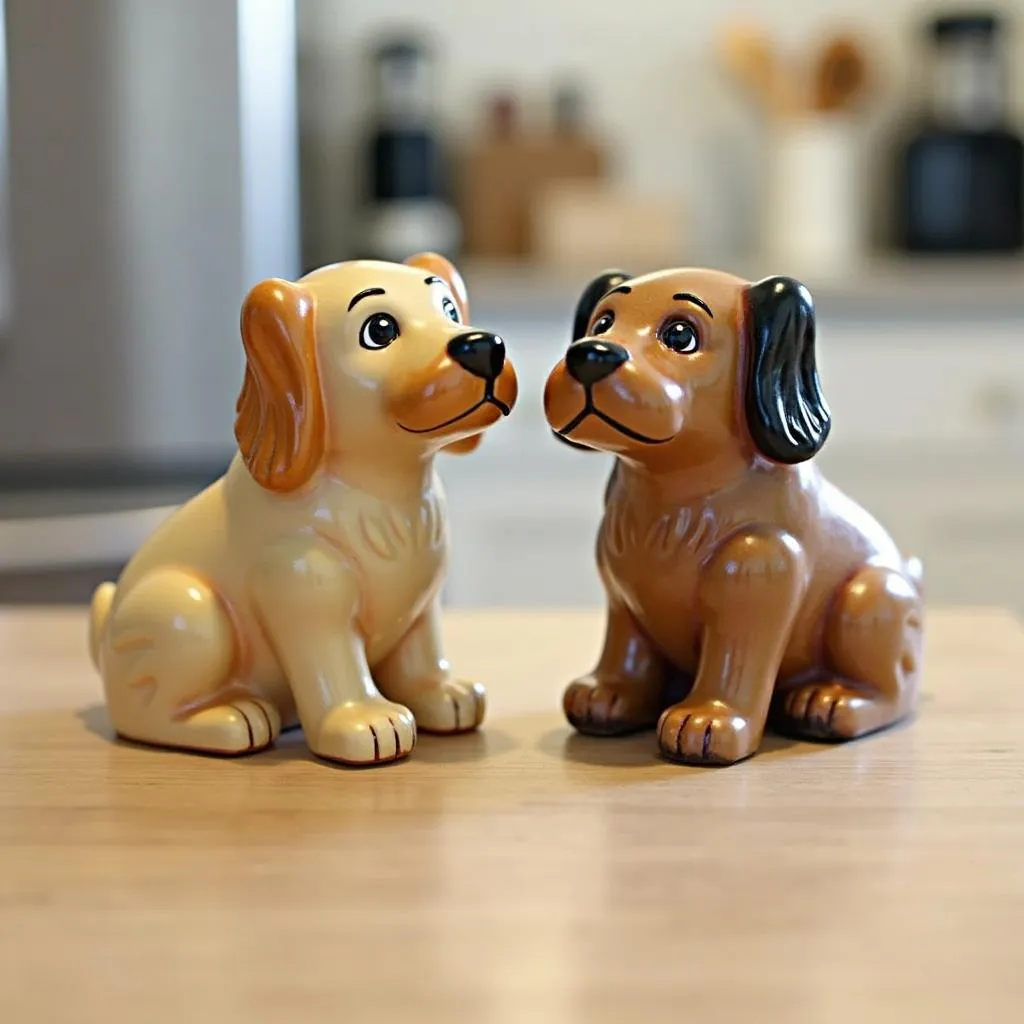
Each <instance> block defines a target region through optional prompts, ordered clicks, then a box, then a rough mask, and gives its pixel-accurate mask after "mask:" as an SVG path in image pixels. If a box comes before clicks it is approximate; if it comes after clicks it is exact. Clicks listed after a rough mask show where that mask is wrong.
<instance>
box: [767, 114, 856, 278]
mask: <svg viewBox="0 0 1024 1024" xmlns="http://www.w3.org/2000/svg"><path fill="white" fill-rule="evenodd" d="M857 143H858V139H857V135H856V133H855V131H854V129H853V125H852V124H851V122H850V121H849V120H848V119H846V118H843V117H839V116H829V115H824V114H819V115H812V116H807V117H801V118H793V119H784V120H780V121H779V122H777V123H775V124H774V125H772V134H771V136H770V140H769V154H768V159H767V175H766V181H765V191H766V194H765V196H764V202H763V205H762V209H763V211H764V212H763V220H762V251H763V254H764V256H765V257H766V259H767V260H768V261H769V262H770V263H772V264H773V266H774V269H775V270H778V271H779V272H780V273H782V272H785V273H787V274H806V275H808V276H811V277H815V276H817V277H820V276H822V275H830V276H831V275H836V274H844V273H847V272H849V271H851V270H854V269H855V268H856V266H857V265H858V264H859V263H860V262H861V260H862V259H863V256H864V249H865V245H864V236H865V219H864V202H863V177H862V175H861V173H860V166H859V150H858V145H857Z"/></svg>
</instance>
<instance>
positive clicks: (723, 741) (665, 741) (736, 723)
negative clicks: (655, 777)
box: [658, 701, 759, 764]
mask: <svg viewBox="0 0 1024 1024" xmlns="http://www.w3.org/2000/svg"><path fill="white" fill-rule="evenodd" d="M758 740H759V737H758V736H756V735H755V733H754V730H753V728H752V727H751V723H750V720H749V719H747V718H745V717H744V716H743V715H741V714H739V713H738V712H737V711H735V710H734V709H732V708H730V707H729V706H728V705H727V704H723V703H722V702H720V701H709V702H707V703H705V704H698V705H695V706H692V707H691V706H687V705H686V704H677V705H676V706H675V707H672V708H669V709H668V710H667V711H666V712H665V713H664V714H663V715H662V716H661V721H660V722H659V723H658V746H659V748H660V749H661V752H662V754H664V756H665V757H667V758H668V759H669V760H671V761H681V762H683V763H684V764H735V763H736V762H737V761H742V760H743V759H744V758H745V757H750V755H751V754H753V753H754V751H755V750H756V749H757V744H758Z"/></svg>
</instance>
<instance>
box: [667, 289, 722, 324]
mask: <svg viewBox="0 0 1024 1024" xmlns="http://www.w3.org/2000/svg"><path fill="white" fill-rule="evenodd" d="M672 298H673V299H674V300H675V301H676V302H692V303H693V304H694V305H695V306H700V308H701V309H703V310H704V312H705V313H707V315H708V316H709V317H711V318H712V320H713V319H714V317H715V314H714V313H712V312H711V310H710V308H709V307H708V304H707V303H706V302H705V301H704V300H703V299H700V298H698V297H697V296H696V295H691V294H690V293H689V292H676V294H675V295H673V296H672Z"/></svg>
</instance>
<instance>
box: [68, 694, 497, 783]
mask: <svg viewBox="0 0 1024 1024" xmlns="http://www.w3.org/2000/svg"><path fill="white" fill-rule="evenodd" d="M76 716H77V718H78V720H79V721H80V722H81V723H82V724H83V726H84V727H85V729H86V730H87V731H88V732H91V733H92V734H93V735H94V736H98V737H99V738H100V739H103V740H105V741H106V742H108V743H111V744H114V745H117V746H125V747H138V748H140V749H143V750H161V749H166V748H162V747H160V746H159V745H157V744H152V743H140V742H137V741H135V740H130V739H125V738H124V737H123V736H118V735H117V733H116V732H114V727H113V726H112V725H111V724H110V719H109V718H108V716H107V710H106V707H105V706H104V705H103V704H90V705H89V706H87V707H84V708H80V709H79V710H78V711H77V712H76ZM516 745H517V744H516V741H515V740H514V739H513V737H512V736H510V735H509V734H508V733H505V732H502V731H501V730H500V729H494V728H490V727H489V728H486V729H484V730H479V731H476V732H467V733H461V734H459V735H457V736H440V735H432V734H430V733H424V732H421V733H420V734H419V735H418V736H417V739H416V749H415V751H414V752H413V754H412V757H413V759H414V760H416V761H420V762H425V763H427V764H466V763H470V762H474V761H486V760H490V759H492V758H495V757H499V756H501V755H502V754H505V753H507V752H508V751H510V750H512V749H514V748H515V747H516ZM177 752H178V753H187V754H191V755H192V756H193V757H201V758H208V759H211V760H215V761H239V760H245V761H249V762H250V763H252V764H253V765H256V766H260V767H269V766H272V765H275V764H280V763H281V762H282V761H297V760H303V761H305V760H310V759H314V760H319V761H321V763H322V764H325V765H327V766H328V767H334V768H337V769H338V770H339V771H361V770H363V768H374V769H380V768H386V767H387V766H388V764H382V765H381V764H371V765H344V764H338V763H336V762H333V761H323V760H322V759H320V758H317V757H316V755H315V754H313V753H312V751H310V749H309V747H307V746H306V740H305V737H304V736H303V733H302V728H301V726H298V725H294V726H291V727H290V728H288V729H283V730H282V731H281V735H280V736H278V738H277V742H276V743H275V744H274V745H273V746H272V747H269V748H267V749H265V750H259V751H256V752H255V753H253V754H242V755H231V754H216V753H204V752H203V751H198V750H196V751H177ZM407 760H408V758H403V759H402V760H401V761H395V762H388V763H389V764H390V763H393V764H404V763H405V762H406V761H407Z"/></svg>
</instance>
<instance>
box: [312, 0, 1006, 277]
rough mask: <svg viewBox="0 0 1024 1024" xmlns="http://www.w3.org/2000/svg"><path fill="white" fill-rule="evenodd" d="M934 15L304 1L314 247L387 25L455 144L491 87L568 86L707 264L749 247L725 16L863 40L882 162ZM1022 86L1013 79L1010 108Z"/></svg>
mask: <svg viewBox="0 0 1024 1024" xmlns="http://www.w3.org/2000/svg"><path fill="white" fill-rule="evenodd" d="M963 6H967V7H971V6H972V4H971V3H970V2H968V4H966V5H957V7H958V8H959V7H963ZM973 6H975V7H977V6H979V5H978V4H977V3H975V4H973ZM986 7H987V8H990V7H991V5H986ZM936 9H937V8H936V6H935V4H933V3H922V2H921V0H861V2H859V3H852V2H850V0H761V2H759V3H750V2H748V3H742V2H736V0H719V2H715V3H704V2H700V0H630V2H622V0H588V2H586V3H581V2H579V0H477V2H473V0H432V2H430V3H424V2H423V0H299V7H298V10H299V32H300V51H301V53H302V56H303V61H304V66H303V68H302V70H301V74H302V75H303V82H304V86H305V87H304V88H303V90H302V93H303V104H304V106H303V113H302V117H303V130H304V136H305V138H304V143H305V149H306V152H307V154H312V159H311V162H310V166H309V167H307V170H306V172H305V174H306V181H305V186H306V199H307V201H308V202H307V220H306V227H307V237H308V241H309V245H310V250H309V251H310V252H311V253H312V254H314V255H315V258H316V260H317V261H320V260H322V259H329V258H333V257H336V255H337V252H338V250H339V249H344V246H345V245H346V244H347V243H348V242H349V241H350V230H349V228H350V224H351V219H352V218H351V202H352V186H353V174H354V167H355V162H356V159H357V153H356V150H355V149H354V147H353V138H354V137H355V134H356V133H357V131H358V128H359V125H360V123H361V120H362V118H363V117H365V112H366V98H367V97H366V78H365V74H364V70H365V69H364V57H365V51H366V48H367V45H368V42H369V41H372V40H373V39H374V38H376V36H377V34H378V33H380V32H383V31H386V30H388V29H389V28H392V27H399V28H404V27H409V26H415V27H419V28H422V29H424V30H426V31H428V32H430V33H431V34H432V36H433V38H434V39H435V41H436V43H437V44H438V46H439V48H440V51H441V54H440V56H441V59H440V66H439V78H440V81H439V102H440V108H441V114H442V117H443V119H444V122H445V125H446V127H447V128H448V129H449V131H450V133H451V136H452V138H453V140H454V141H456V142H457V141H458V140H460V139H462V138H465V137H466V135H467V133H469V132H470V131H472V129H473V126H474V123H475V122H476V120H477V118H478V117H479V115H480V107H481V100H482V96H483V95H485V94H486V91H487V90H489V89H490V88H491V87H495V86H502V85H511V86H514V87H516V89H517V90H520V91H523V90H525V91H527V92H532V93H533V94H534V95H535V96H536V98H538V99H539V100H540V101H541V102H543V100H544V98H545V95H546V90H547V89H548V88H549V85H550V81H551V79H552V77H553V76H555V77H557V76H560V75H569V76H572V77H573V78H574V79H575V80H577V81H578V82H579V83H580V84H581V85H582V86H583V87H584V89H585V91H586V95H587V97H588V99H589V103H590V105H591V108H592V117H593V120H594V123H595V125H596V127H597V129H598V131H599V132H600V133H601V135H602V137H603V138H605V139H606V140H607V141H608V142H609V143H610V144H611V145H612V146H613V147H614V150H615V153H616V155H617V158H618V163H619V170H620V172H621V175H622V178H623V180H624V181H626V182H628V183H630V184H631V185H634V186H636V187H637V188H642V189H649V190H651V191H652V192H658V193H660V192H663V191H665V190H671V191H678V193H679V194H680V195H681V196H683V197H684V201H685V202H686V203H687V204H688V206H689V211H690V217H691V219H692V222H693V228H692V247H693V249H694V251H695V252H699V253H701V254H708V253H717V252H719V251H728V250H733V249H737V248H742V247H743V246H744V244H746V243H747V242H748V241H749V235H748V234H747V231H748V226H749V225H751V224H752V223H753V220H754V218H753V217H752V213H753V210H754V206H753V204H754V203H755V202H756V189H757V180H758V168H759V161H760V159H761V154H762V152H763V150H762V140H761V138H760V125H759V123H758V121H757V119H756V116H755V115H754V114H753V113H752V112H751V110H750V108H749V105H748V104H747V102H746V97H745V96H743V95H741V94H740V93H738V92H737V91H736V89H735V88H734V87H733V85H732V83H731V82H730V81H729V79H728V78H727V77H726V76H725V74H724V73H723V72H722V70H721V69H720V67H719V66H718V64H717V61H716V58H715V54H714V50H713V46H712V41H713V38H714V33H715V31H716V28H717V27H718V26H719V25H720V23H721V21H722V19H723V18H725V17H727V16H730V15H739V14H747V15H750V16H751V17H753V18H756V19H758V21H760V22H761V23H763V24H766V25H771V26H772V31H773V32H776V33H777V35H778V38H779V40H780V41H781V42H782V43H783V44H785V45H787V46H792V47H794V48H799V46H800V45H801V44H802V43H803V44H807V43H809V41H810V40H811V39H812V38H813V37H814V34H815V33H816V32H817V31H819V30H824V29H828V28H830V27H833V26H836V25H851V26H854V27H859V28H862V29H863V30H864V31H865V32H866V33H867V37H868V39H869V40H870V41H871V44H872V47H873V51H874V57H875V59H876V63H877V65H878V66H879V69H880V72H881V75H882V79H881V83H880V84H881V89H882V91H881V92H880V94H879V95H880V100H879V104H878V105H877V106H876V108H875V110H874V113H873V114H872V115H871V117H870V119H869V123H868V124H866V125H865V129H864V131H865V135H864V145H865V147H866V148H867V149H869V150H871V151H872V152H875V153H878V154H879V156H882V155H883V154H884V153H885V140H886V137H887V134H888V132H889V131H890V130H891V121H892V116H893V114H894V113H895V112H898V111H899V109H900V108H901V107H902V106H904V105H905V104H906V103H907V101H908V100H907V97H908V95H909V94H910V93H911V92H912V90H913V89H914V87H915V84H914V81H913V79H914V72H915V68H916V67H917V66H918V58H919V55H920V52H921V45H922V44H921V39H920V34H919V32H918V24H919V23H920V21H921V20H923V19H924V18H926V17H927V16H928V15H929V14H931V13H934V12H935V11H936ZM1003 10H1004V11H1006V12H1007V13H1008V14H1010V15H1011V17H1014V18H1015V20H1017V21H1019V22H1020V24H1019V25H1018V26H1017V31H1016V33H1014V34H1013V36H1012V38H1011V44H1012V45H1011V64H1014V65H1021V64H1024V2H1022V0H1012V2H1009V3H1005V4H1004V5H1003ZM795 52H799V50H798V49H797V50H796V51H795ZM1022 87H1024V81H1022V76H1021V75H1020V74H1019V73H1017V72H1015V74H1014V81H1013V85H1012V88H1013V98H1014V101H1015V105H1016V106H1017V107H1018V108H1019V107H1020V106H1021V103H1020V100H1021V99H1022V98H1024V96H1022ZM314 208H315V214H314V212H313V210H314Z"/></svg>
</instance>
